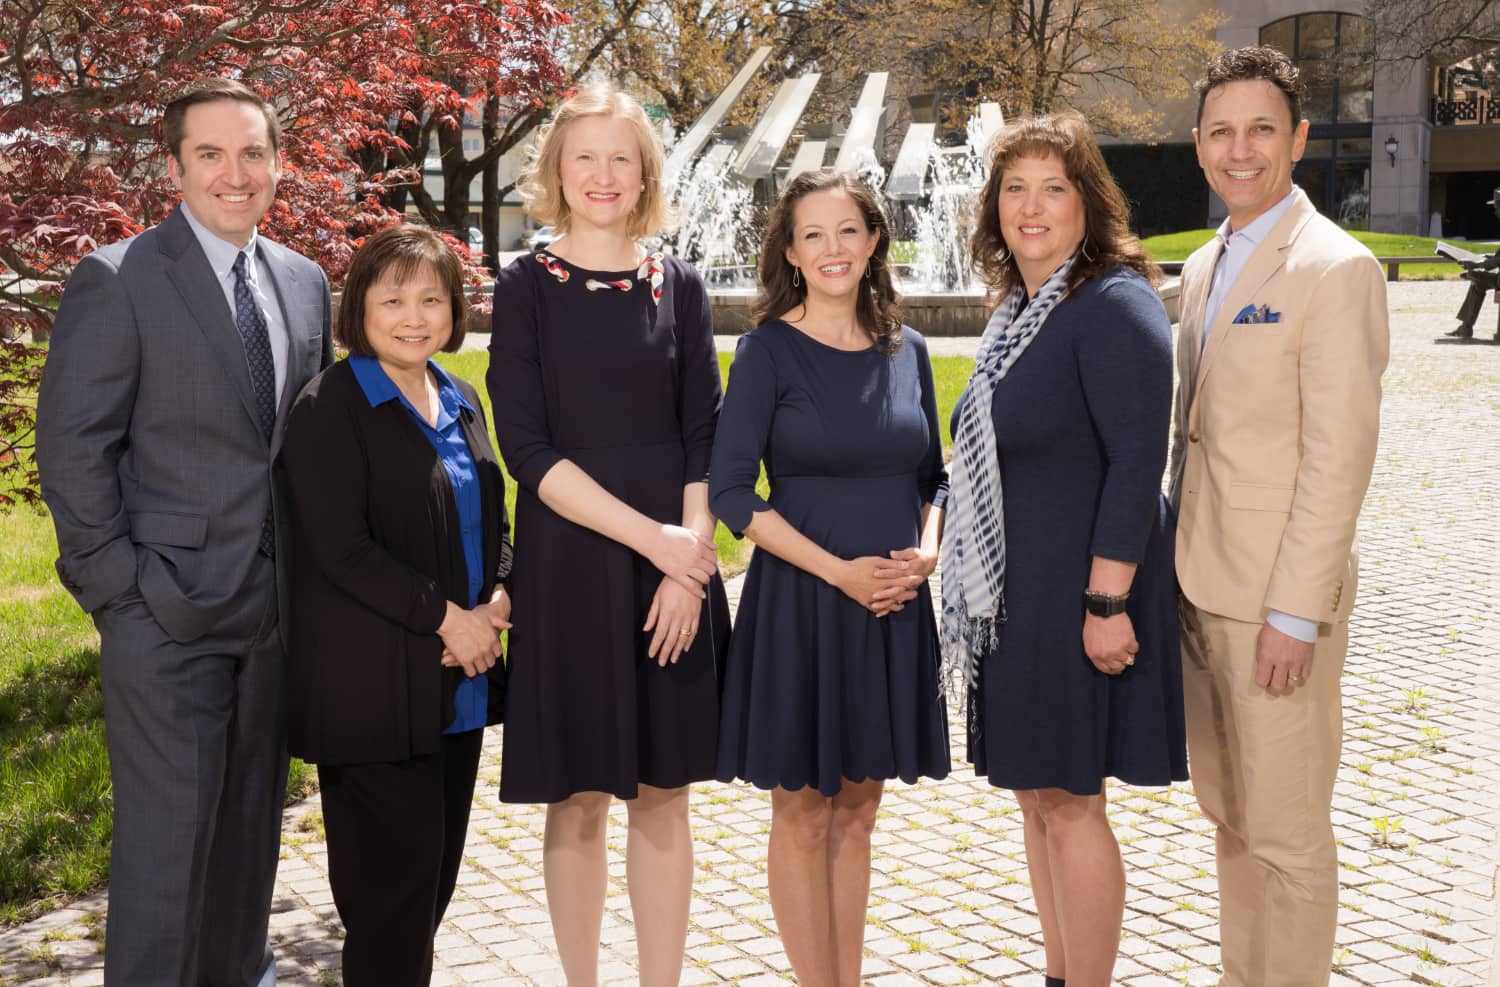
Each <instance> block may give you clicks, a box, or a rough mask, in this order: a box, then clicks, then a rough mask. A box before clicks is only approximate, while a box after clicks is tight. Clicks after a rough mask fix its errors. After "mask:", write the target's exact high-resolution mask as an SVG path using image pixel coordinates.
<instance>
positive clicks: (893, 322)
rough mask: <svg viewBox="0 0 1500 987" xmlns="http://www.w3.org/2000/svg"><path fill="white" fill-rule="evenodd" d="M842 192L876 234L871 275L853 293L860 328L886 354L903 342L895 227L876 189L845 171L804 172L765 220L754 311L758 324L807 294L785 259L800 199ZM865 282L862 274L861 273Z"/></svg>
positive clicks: (775, 315)
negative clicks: (894, 266)
mask: <svg viewBox="0 0 1500 987" xmlns="http://www.w3.org/2000/svg"><path fill="white" fill-rule="evenodd" d="M835 189H839V190H842V191H843V192H845V193H846V194H847V195H848V196H849V198H851V199H853V200H854V204H855V205H856V206H857V207H858V208H859V212H860V215H861V216H862V217H864V221H865V228H866V229H867V230H869V231H870V232H872V233H874V234H876V241H875V252H874V253H872V254H871V255H870V260H869V264H868V271H869V275H868V277H869V279H868V281H865V284H868V285H869V286H870V287H869V288H868V289H866V288H865V287H864V285H863V284H862V285H861V286H860V288H859V290H858V291H857V292H856V295H855V298H856V300H855V306H854V311H855V317H856V318H857V319H858V320H859V324H860V326H861V327H862V328H863V329H864V330H865V331H866V332H868V333H869V334H870V337H871V339H873V340H874V342H875V348H876V349H878V350H880V351H881V352H883V353H894V352H895V351H896V349H897V348H898V347H900V345H901V315H900V312H899V311H898V309H897V301H898V300H899V296H898V295H897V294H896V287H895V283H894V282H893V281H892V279H891V268H890V264H889V263H888V261H887V257H888V255H889V254H890V251H891V228H890V224H889V223H888V222H886V218H885V213H883V212H881V211H880V204H879V202H877V201H876V199H875V193H873V192H871V191H870V187H869V186H868V185H866V184H865V183H864V182H862V181H860V180H859V179H858V178H856V177H854V176H853V175H850V174H848V173H846V172H842V171H831V170H829V169H823V170H821V171H804V172H803V173H802V174H800V175H798V176H797V177H796V178H793V179H792V180H791V181H790V182H788V183H787V186H786V188H784V189H782V191H781V198H779V199H777V200H776V205H775V207H774V208H772V210H771V216H770V218H769V219H767V220H766V232H765V235H764V236H763V237H762V238H761V242H760V269H759V272H758V273H759V276H760V295H759V297H757V298H756V299H755V306H754V307H753V308H752V309H751V315H752V317H753V318H754V320H755V321H756V322H757V323H760V322H764V321H765V320H767V319H774V318H778V317H780V316H781V315H782V314H783V313H786V312H790V311H791V310H792V309H794V308H796V307H797V306H798V305H801V304H802V303H803V300H804V299H806V297H807V281H806V280H805V279H803V280H802V283H801V284H796V285H794V284H792V271H793V267H792V265H791V264H790V263H789V262H788V261H787V259H786V251H787V248H788V247H790V246H791V245H792V236H793V234H794V232H795V230H794V227H795V223H796V218H797V216H796V214H797V203H799V202H801V201H802V200H803V199H805V198H807V197H808V196H809V195H813V194H814V193H817V192H830V191H833V190H835ZM861 280H862V281H864V276H863V275H861Z"/></svg>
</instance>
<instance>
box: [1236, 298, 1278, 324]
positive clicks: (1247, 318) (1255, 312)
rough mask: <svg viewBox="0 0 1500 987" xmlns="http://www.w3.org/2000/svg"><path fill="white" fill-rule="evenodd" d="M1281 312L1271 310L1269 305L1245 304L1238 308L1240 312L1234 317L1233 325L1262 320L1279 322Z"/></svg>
mask: <svg viewBox="0 0 1500 987" xmlns="http://www.w3.org/2000/svg"><path fill="white" fill-rule="evenodd" d="M1280 321H1281V313H1280V312H1273V311H1271V307H1270V306H1269V305H1255V304H1253V303H1252V304H1250V305H1246V306H1245V307H1244V308H1242V309H1240V314H1239V315H1236V316H1235V317H1234V323H1233V324H1234V325H1237V326H1250V325H1256V324H1259V323H1262V322H1280Z"/></svg>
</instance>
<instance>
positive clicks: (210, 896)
mask: <svg viewBox="0 0 1500 987" xmlns="http://www.w3.org/2000/svg"><path fill="white" fill-rule="evenodd" d="M162 134H163V138H164V142H165V144H166V148H167V151H168V152H169V158H168V161H167V171H168V174H169V175H170V177H171V179H172V181H173V183H174V184H175V185H176V186H177V187H178V189H179V190H181V192H182V204H181V205H180V206H179V207H178V208H177V209H176V210H175V211H173V212H172V213H171V214H170V215H169V216H168V217H167V218H166V219H165V220H163V221H162V223H161V224H160V225H158V226H155V227H153V228H151V229H149V230H147V231H146V232H144V233H142V234H140V235H139V236H136V237H133V238H131V239H129V240H126V241H124V242H123V243H117V244H113V245H111V246H108V247H105V248H103V249H101V250H98V251H96V252H95V253H93V254H90V255H89V256H87V257H85V258H84V259H83V260H82V261H81V262H80V263H79V265H78V267H77V269H76V270H75V271H74V273H73V276H72V278H71V279H70V280H69V282H68V286H67V291H66V292H65V293H64V294H63V298H62V304H61V307H60V308H59V309H58V313H57V320H56V324H55V326H54V328H53V335H52V343H51V351H50V353H49V354H48V358H47V365H46V368H45V371H44V373H43V376H42V384H41V396H40V401H39V404H38V409H37V444H36V455H37V464H38V466H39V468H40V471H41V477H42V496H43V497H44V498H45V500H46V502H47V506H48V507H49V508H50V509H51V511H52V516H53V520H54V522H55V524H56V527H57V541H58V552H59V558H58V560H57V571H58V574H59V575H60V577H61V579H62V583H63V585H64V586H66V587H67V588H68V590H69V592H71V593H72V594H73V595H74V596H75V597H77V599H78V602H79V604H80V605H82V607H83V608H84V609H85V610H87V611H88V612H89V613H90V614H92V615H93V617H94V622H95V625H96V626H97V627H98V629H99V639H100V654H99V672H100V679H101V681H102V684H103V690H104V724H105V737H106V741H107V743H108V747H109V758H110V777H111V780H112V782H113V785H114V843H113V848H112V852H111V856H110V894H109V919H108V926H107V929H106V939H105V943H106V944H105V960H104V961H105V977H106V980H107V982H108V983H110V984H112V985H113V984H122V985H137V984H140V985H149V987H163V985H171V984H178V985H198V984H212V985H226V987H227V985H233V987H244V985H250V984H270V983H274V982H275V965H274V959H273V957H272V954H271V951H270V948H269V942H268V939H267V935H266V926H267V920H268V916H269V912H270V905H271V893H272V890H273V888H274V886H275V878H276V861H277V857H278V852H279V846H280V839H281V803H282V799H283V796H284V790H285V786H286V764H287V756H286V749H285V738H284V714H283V709H282V699H281V683H282V665H283V663H284V660H285V648H284V646H283V642H282V637H281V630H282V628H285V627H286V626H287V619H286V613H285V610H286V602H287V601H286V599H285V594H284V592H282V591H281V588H280V582H281V580H280V578H279V577H280V566H279V565H278V561H277V560H278V559H280V558H282V556H283V554H284V553H283V551H282V550H283V549H284V548H286V546H285V545H284V543H283V541H282V539H281V537H280V535H281V524H280V522H281V520H282V515H283V514H284V513H285V512H284V510H283V501H282V497H281V495H280V493H279V492H278V490H277V489H276V487H275V485H274V483H273V478H272V462H273V460H274V459H275V457H276V453H277V449H278V447H279V445H280V441H281V429H282V424H283V421H284V419H285V416H286V412H287V409H288V408H289V407H290V405H291V403H292V400H293V398H295V397H296V396H297V393H298V391H300V390H301V389H302V385H303V384H305V383H306V382H307V381H308V380H309V379H310V378H311V377H312V376H313V375H314V374H316V373H317V372H318V371H319V370H320V369H322V368H323V367H325V366H327V365H328V364H330V363H331V362H332V360H333V346H332V339H331V336H330V333H329V294H328V281H327V279H326V278H325V277H324V276H323V272H322V271H321V270H319V268H318V266H317V265H316V264H314V263H312V262H311V261H309V260H307V259H306V258H304V257H301V256H300V255H298V254H296V253H293V252H292V251H290V250H288V249H286V248H284V247H281V246H279V245H277V244H274V243H271V242H270V241H268V240H266V239H265V238H263V237H260V236H257V235H256V229H255V228H256V225H257V224H258V223H259V222H260V219H261V217H262V216H264V215H265V213H266V210H267V209H269V208H270V206H271V202H272V200H273V198H274V197H275V193H276V182H277V179H278V178H279V176H280V156H279V141H280V128H279V126H278V124H277V120H276V117H275V114H274V113H273V111H272V110H271V108H270V107H269V106H268V105H267V104H266V103H265V102H264V101H263V100H261V99H260V98H259V97H258V96H257V95H256V94H255V93H254V92H253V91H252V90H250V89H248V88H246V87H245V86H243V85H241V84H239V83H237V82H231V81H228V80H224V79H205V80H200V81H199V82H197V83H194V84H193V85H191V86H189V87H188V88H187V89H186V90H184V91H183V92H182V93H180V94H179V95H178V96H176V97H175V98H174V99H173V100H172V101H171V102H170V103H168V104H167V106H166V112H165V115H164V117H163V120H162Z"/></svg>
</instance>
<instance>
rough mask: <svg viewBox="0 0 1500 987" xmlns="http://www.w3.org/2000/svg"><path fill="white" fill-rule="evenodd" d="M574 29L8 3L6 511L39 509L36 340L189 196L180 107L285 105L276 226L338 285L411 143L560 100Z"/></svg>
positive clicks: (4, 118) (418, 17)
mask: <svg viewBox="0 0 1500 987" xmlns="http://www.w3.org/2000/svg"><path fill="white" fill-rule="evenodd" d="M566 20H567V18H566V15H565V14H563V13H562V11H561V10H559V9H558V8H557V7H555V6H554V5H553V4H552V3H551V2H549V0H469V2H464V0H404V2H402V3H399V4H390V5H379V4H369V3H367V2H364V0H211V2H205V3H190V4H183V3H179V2H175V0H5V2H4V3H3V4H0V508H3V507H5V506H7V505H9V504H13V503H15V502H17V501H22V502H30V503H34V502H36V500H37V494H36V475H35V471H34V468H33V467H32V465H31V456H30V444H31V436H32V427H33V420H34V408H35V401H34V398H35V393H36V383H37V380H38V378H39V376H40V370H41V359H42V356H43V349H42V348H41V347H37V346H34V345H27V344H26V343H24V342H23V340H24V339H25V338H26V336H27V335H28V334H30V335H31V336H32V337H33V338H36V339H45V337H46V335H47V330H48V328H49V327H50V325H51V322H52V316H53V313H54V312H55V310H56V306H57V301H58V299H59V298H60V297H61V294H62V287H63V284H64V282H65V281H66V279H67V276H68V273H69V272H70V271H71V270H72V267H73V265H74V264H76V263H77V261H78V259H79V258H81V257H82V256H83V255H84V254H87V253H88V252H90V251H91V250H94V249H95V248H96V247H98V246H100V245H102V244H107V243H111V242H114V241H116V240H119V239H122V238H124V237H127V236H131V235H133V234H135V233H138V232H140V231H141V230H143V229H145V228H146V227H147V226H150V225H152V224H154V223H157V222H159V221H160V220H161V219H162V218H163V217H164V216H165V215H166V214H167V213H168V212H169V211H170V210H171V208H172V207H173V205H174V204H175V202H176V200H177V195H176V192H175V190H173V189H172V187H171V185H170V183H169V182H168V181H167V179H166V171H165V164H164V158H163V151H162V148H161V146H160V142H159V122H160V116H161V103H162V101H163V99H164V98H165V97H166V96H167V95H168V94H170V93H171V92H172V91H173V90H175V89H176V88H178V87H180V86H181V85H183V84H185V83H186V82H188V81H190V80H192V79H195V78H198V77H200V76H204V75H223V76H229V77H233V78H238V79H241V80H242V81H244V82H246V83H248V84H250V85H251V86H253V87H254V88H255V89H256V90H258V91H259V92H260V93H261V94H262V95H263V96H265V97H266V98H267V99H269V100H270V101H271V102H272V103H273V104H274V105H275V106H276V107H277V110H278V114H279V115H280V117H281V119H282V124H283V128H284V136H283V139H282V158H283V162H282V163H283V178H282V182H281V186H280V190H279V192H278V195H277V201H276V204H275V206H274V207H273V208H272V210H271V212H270V214H269V215H268V216H267V217H266V219H265V221H264V222H263V224H262V229H263V230H264V231H265V232H266V234H267V235H269V236H270V237H271V238H272V239H275V240H277V241H279V242H281V243H284V244H287V245H288V246H291V247H293V248H294V249H296V250H298V251H300V252H301V253H303V254H305V255H307V256H308V257H310V258H312V259H313V260H315V261H317V262H318V263H319V264H321V265H322V266H323V269H324V270H325V271H327V272H328V275H329V277H330V278H331V279H332V280H333V281H334V282H335V283H337V282H338V281H340V280H342V278H343V275H344V272H345V270H346V268H347V266H348V262H349V257H350V255H351V254H352V253H353V250H354V247H355V246H356V245H357V242H358V239H359V238H360V237H362V236H363V235H365V234H367V233H369V232H372V231H373V230H375V229H378V228H380V227H382V226H384V225H386V224H388V223H391V222H394V221H395V220H396V219H397V218H398V214H397V213H395V212H394V211H393V210H391V209H390V208H389V207H387V206H386V205H385V204H384V203H383V200H382V193H383V191H384V190H385V189H387V188H389V187H392V186H395V185H399V184H401V183H404V182H409V181H410V180H411V179H412V175H411V174H410V172H409V171H407V172H403V173H396V172H390V173H387V172H386V171H385V170H383V167H382V165H383V162H384V161H386V160H390V159H404V157H405V152H406V150H407V147H406V145H405V142H404V141H403V139H402V138H401V137H400V136H399V134H401V133H402V132H409V131H410V127H411V125H412V124H413V123H414V122H418V123H420V122H425V121H436V125H437V126H438V127H439V128H450V129H455V130H456V129H457V128H459V127H461V124H462V119H463V111H464V106H465V102H466V100H468V99H471V98H475V97H485V98H493V99H499V100H504V101H507V102H509V103H514V102H515V101H518V100H519V101H525V100H528V99H539V100H540V99H543V98H550V97H551V96H553V95H554V94H555V93H556V91H557V90H558V89H559V88H560V87H561V86H562V85H563V79H562V74H561V71H560V69H559V67H558V64H557V62H556V59H555V56H554V51H555V48H554V44H555V34H556V31H557V29H558V28H559V26H560V25H562V24H564V23H565V22H566ZM480 273H481V272H480V269H479V268H478V265H477V262H474V263H472V264H471V270H470V274H471V280H472V282H473V283H474V284H475V285H477V284H478V282H479V278H480ZM475 300H476V301H477V302H479V303H481V304H483V305H487V304H488V300H487V298H484V297H482V296H476V299H475Z"/></svg>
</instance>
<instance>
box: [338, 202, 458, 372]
mask: <svg viewBox="0 0 1500 987" xmlns="http://www.w3.org/2000/svg"><path fill="white" fill-rule="evenodd" d="M424 266H426V267H431V268H432V270H433V271H434V272H435V273H436V274H437V278H438V283H439V284H440V285H442V286H443V288H444V289H445V290H446V291H447V292H448V302H449V304H450V305H451V306H452V312H453V335H451V336H449V337H448V342H447V344H446V345H444V346H443V352H444V353H456V352H458V348H459V347H460V346H462V345H463V342H464V332H465V331H466V330H467V329H468V326H469V299H468V297H467V296H466V295H465V294H464V265H463V262H462V261H460V260H459V259H458V254H456V253H454V252H453V248H452V247H450V246H449V245H448V241H446V240H444V239H443V238H442V236H441V235H439V234H438V233H436V232H434V231H433V230H430V229H428V228H427V227H425V226H417V225H415V224H413V223H396V224H395V225H394V226H387V227H386V228H385V229H383V230H381V231H380V232H378V233H374V234H371V235H370V236H369V237H367V238H366V239H365V242H364V243H362V244H360V246H359V249H358V250H356V251H354V257H353V259H352V260H350V261H349V275H348V277H346V278H345V279H344V296H343V301H341V302H340V303H339V319H338V325H337V326H336V327H335V329H334V337H335V338H336V339H338V341H339V342H340V343H342V344H343V345H344V347H345V348H346V349H348V350H349V354H350V355H351V356H374V355H375V350H374V348H373V347H371V346H370V340H369V337H367V336H366V335H365V294H366V292H368V291H369V290H370V286H371V285H373V284H375V283H377V282H378V281H380V279H381V278H382V277H385V276H386V275H390V276H391V277H392V279H394V280H395V282H396V283H397V284H405V283H406V280H407V278H410V277H411V276H412V275H414V274H416V273H417V271H418V270H420V269H421V268H422V267H424Z"/></svg>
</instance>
